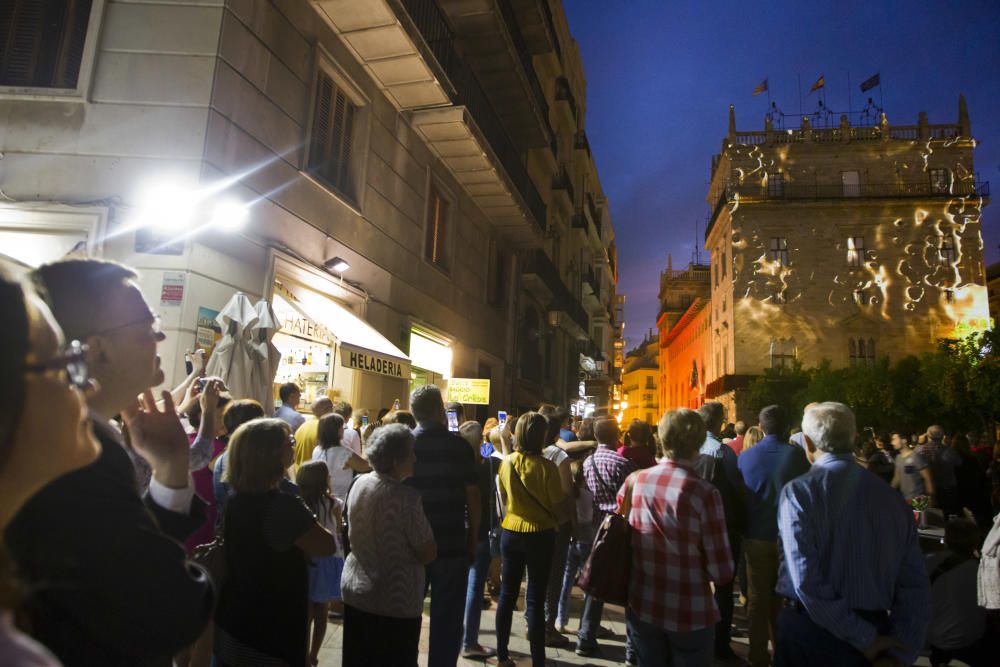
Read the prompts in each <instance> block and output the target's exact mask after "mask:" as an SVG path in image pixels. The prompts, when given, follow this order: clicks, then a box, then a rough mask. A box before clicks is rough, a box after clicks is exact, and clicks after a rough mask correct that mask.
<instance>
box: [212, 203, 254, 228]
mask: <svg viewBox="0 0 1000 667" xmlns="http://www.w3.org/2000/svg"><path fill="white" fill-rule="evenodd" d="M249 215H250V211H249V210H247V207H246V206H244V205H243V204H241V203H239V202H237V201H222V202H219V203H218V204H216V205H215V209H214V210H213V211H212V223H211V224H212V226H213V227H220V228H222V229H237V228H239V227H242V226H243V224H244V223H245V222H246V221H247V218H248V217H249Z"/></svg>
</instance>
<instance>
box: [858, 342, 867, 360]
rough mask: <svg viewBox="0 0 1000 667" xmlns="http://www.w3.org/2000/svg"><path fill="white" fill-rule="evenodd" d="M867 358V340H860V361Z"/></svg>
mask: <svg viewBox="0 0 1000 667" xmlns="http://www.w3.org/2000/svg"><path fill="white" fill-rule="evenodd" d="M867 356H868V355H867V354H865V339H864V338H859V339H858V359H864V358H866V357H867Z"/></svg>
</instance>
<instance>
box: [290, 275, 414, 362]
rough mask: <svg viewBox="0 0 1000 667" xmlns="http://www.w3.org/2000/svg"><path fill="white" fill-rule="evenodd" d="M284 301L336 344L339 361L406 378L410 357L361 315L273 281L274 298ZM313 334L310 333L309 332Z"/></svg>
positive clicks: (315, 294)
mask: <svg viewBox="0 0 1000 667" xmlns="http://www.w3.org/2000/svg"><path fill="white" fill-rule="evenodd" d="M279 299H280V300H282V301H284V302H286V303H287V304H288V305H289V306H290V307H292V308H293V309H295V310H296V311H298V312H299V313H300V314H302V316H303V317H305V318H306V319H307V320H310V321H311V323H314V324H315V325H318V327H317V329H324V330H325V332H323V333H326V334H328V335H329V336H330V338H332V339H333V340H331V341H330V342H334V340H335V341H336V342H337V343H338V344H339V346H340V361H341V365H343V366H345V367H347V368H352V369H354V370H358V371H362V372H366V373H373V374H376V375H382V376H387V377H395V378H399V379H404V378H405V379H407V380H409V378H410V358H409V357H408V356H407V355H406V353H405V352H403V351H402V350H400V349H399V348H398V347H396V346H395V345H393V344H392V343H391V342H390V341H389V339H387V338H386V337H385V336H383V335H382V334H381V333H379V332H378V330H377V329H375V327H373V326H371V325H370V324H368V323H367V322H365V321H364V320H363V319H361V318H360V317H358V316H357V315H355V314H354V313H352V312H351V311H350V310H348V309H347V308H344V307H343V306H341V305H340V304H338V303H337V302H335V301H333V300H332V299H329V298H327V297H325V296H323V295H321V294H318V293H316V292H313V291H312V290H309V289H306V288H302V287H299V286H298V285H295V284H287V283H280V284H275V287H274V300H275V302H278V300H279ZM310 337H314V336H310Z"/></svg>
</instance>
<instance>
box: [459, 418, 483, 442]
mask: <svg viewBox="0 0 1000 667" xmlns="http://www.w3.org/2000/svg"><path fill="white" fill-rule="evenodd" d="M458 434H459V435H460V436H462V437H463V438H465V441H466V442H468V443H469V444H470V445H472V446H473V447H475V448H476V449H479V446H480V445H482V444H483V425H482V424H480V423H479V422H477V421H474V420H471V419H470V420H469V421H467V422H464V423H463V424H462V425H461V426H459V427H458Z"/></svg>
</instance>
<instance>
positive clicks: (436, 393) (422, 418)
mask: <svg viewBox="0 0 1000 667" xmlns="http://www.w3.org/2000/svg"><path fill="white" fill-rule="evenodd" d="M410 412H412V413H413V418H414V419H416V420H417V423H418V424H419V423H420V422H426V421H433V422H440V421H441V418H442V417H443V416H444V399H443V398H442V397H441V390H440V389H438V387H437V385H433V384H425V385H423V386H421V387H417V388H416V389H414V390H413V393H412V394H410Z"/></svg>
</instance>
